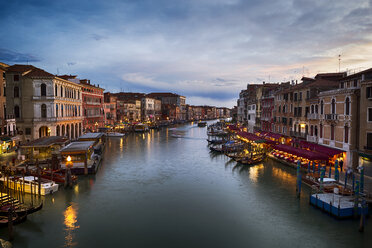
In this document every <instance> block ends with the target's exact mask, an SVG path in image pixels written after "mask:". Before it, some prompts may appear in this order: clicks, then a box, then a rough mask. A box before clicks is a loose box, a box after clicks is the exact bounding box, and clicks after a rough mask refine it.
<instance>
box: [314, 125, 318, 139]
mask: <svg viewBox="0 0 372 248" xmlns="http://www.w3.org/2000/svg"><path fill="white" fill-rule="evenodd" d="M314 135H315V136H316V137H318V126H314Z"/></svg>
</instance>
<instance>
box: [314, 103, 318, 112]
mask: <svg viewBox="0 0 372 248" xmlns="http://www.w3.org/2000/svg"><path fill="white" fill-rule="evenodd" d="M315 113H316V114H317V113H318V105H315Z"/></svg>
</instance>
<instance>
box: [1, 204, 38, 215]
mask: <svg viewBox="0 0 372 248" xmlns="http://www.w3.org/2000/svg"><path fill="white" fill-rule="evenodd" d="M10 208H13V211H14V212H15V213H16V214H18V216H23V215H28V214H32V213H35V212H37V211H39V210H41V209H42V208H43V202H41V203H40V204H39V205H37V206H24V205H23V204H20V203H19V201H17V200H16V201H15V202H13V203H8V204H7V205H3V206H1V207H0V216H8V213H9V209H10Z"/></svg>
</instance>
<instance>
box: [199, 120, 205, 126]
mask: <svg viewBox="0 0 372 248" xmlns="http://www.w3.org/2000/svg"><path fill="white" fill-rule="evenodd" d="M206 126H207V122H206V121H200V122H198V127H206Z"/></svg>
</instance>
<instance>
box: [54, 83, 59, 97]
mask: <svg viewBox="0 0 372 248" xmlns="http://www.w3.org/2000/svg"><path fill="white" fill-rule="evenodd" d="M54 95H55V96H57V95H58V86H57V85H56V87H55V92H54Z"/></svg>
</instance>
